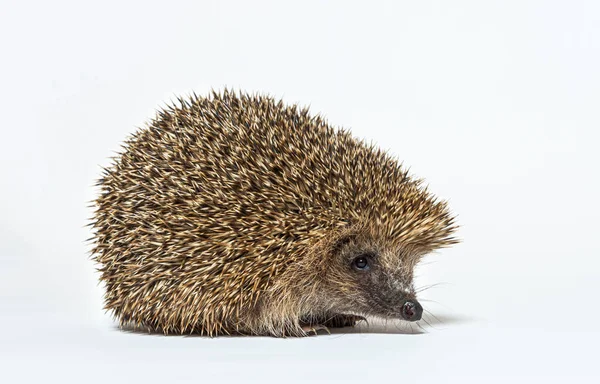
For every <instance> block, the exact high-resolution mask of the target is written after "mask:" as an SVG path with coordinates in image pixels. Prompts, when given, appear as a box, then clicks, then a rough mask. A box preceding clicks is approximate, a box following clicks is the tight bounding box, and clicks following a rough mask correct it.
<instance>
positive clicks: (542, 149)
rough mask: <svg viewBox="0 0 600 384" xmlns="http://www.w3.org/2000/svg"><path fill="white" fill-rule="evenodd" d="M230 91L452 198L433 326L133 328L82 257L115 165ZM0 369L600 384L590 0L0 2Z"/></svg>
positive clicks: (422, 279) (430, 274) (68, 376)
mask: <svg viewBox="0 0 600 384" xmlns="http://www.w3.org/2000/svg"><path fill="white" fill-rule="evenodd" d="M224 86H229V87H233V88H235V89H242V90H246V91H249V92H256V91H258V92H265V93H269V94H272V95H274V96H276V97H278V98H283V99H284V100H285V101H286V102H288V103H296V102H297V103H299V104H301V105H310V106H311V110H312V111H313V112H314V113H322V114H323V115H325V116H326V117H327V118H328V119H329V121H330V122H331V123H332V124H334V125H336V126H343V127H346V128H349V129H351V130H352V132H353V133H354V134H355V135H356V136H358V137H362V138H366V139H368V140H373V141H374V142H376V143H379V144H380V145H381V146H382V147H384V148H386V149H388V150H389V151H390V152H391V153H393V154H395V155H397V156H399V158H400V159H402V160H403V161H404V162H405V164H406V165H408V166H410V167H411V171H412V172H413V173H414V174H416V175H418V176H420V177H424V178H426V180H427V181H428V183H429V185H430V187H431V190H432V191H433V192H434V193H436V194H437V195H439V196H441V197H443V198H446V199H448V200H449V201H450V205H451V208H452V209H453V211H454V212H456V213H457V214H458V217H459V223H460V224H461V225H462V228H461V230H460V233H459V235H460V237H461V238H462V239H463V243H462V244H460V245H458V246H456V247H454V248H452V249H449V250H444V251H441V252H439V253H437V254H435V255H432V256H431V257H429V258H428V259H427V260H426V263H427V264H425V265H423V266H422V267H421V268H420V269H419V277H418V280H417V284H418V285H427V284H433V283H438V282H441V283H445V284H441V285H439V286H436V287H434V288H431V289H429V290H427V291H425V292H424V293H423V295H422V298H424V299H428V300H433V301H424V302H423V303H424V304H425V305H426V307H427V309H428V310H429V311H431V312H432V313H433V314H435V315H436V316H437V317H438V319H437V320H436V319H435V318H433V317H432V316H428V317H427V319H428V320H429V322H430V323H431V324H432V326H429V325H427V324H426V323H425V322H421V325H422V326H423V328H424V329H425V331H426V332H424V333H420V334H419V333H417V330H418V331H420V332H423V331H421V330H420V329H419V328H418V327H414V329H413V331H414V332H411V330H410V329H407V328H402V327H401V326H399V325H398V324H388V325H387V326H385V327H384V326H374V327H371V328H364V327H363V328H361V329H360V332H359V333H348V334H347V333H345V331H344V332H343V333H336V334H334V335H331V336H327V335H324V336H318V337H311V338H304V339H272V338H258V337H251V338H248V337H247V338H216V339H206V338H201V337H163V336H151V335H144V334H132V333H126V332H122V331H119V330H118V329H117V328H116V327H115V324H114V322H113V321H112V320H111V318H110V316H108V315H106V314H104V313H103V311H102V309H101V308H102V287H101V286H99V285H98V283H97V280H98V276H97V274H96V273H95V271H94V267H95V266H94V265H93V263H92V262H91V261H90V260H89V255H88V253H87V252H88V251H89V247H88V246H87V245H86V243H85V242H84V240H85V239H86V238H88V237H89V236H90V233H89V230H88V228H85V227H84V225H85V224H86V222H87V221H86V219H87V218H88V217H90V216H91V209H89V208H87V207H86V205H87V203H88V202H89V201H90V200H92V199H93V198H94V196H95V194H96V190H95V189H94V188H93V187H92V185H93V183H94V181H95V179H96V178H97V177H98V175H99V172H100V167H101V166H106V165H108V164H109V159H108V158H109V156H112V155H113V154H114V151H116V150H118V148H119V144H120V143H121V141H122V140H123V139H124V138H125V137H126V136H127V135H128V134H130V133H131V132H133V130H134V129H135V128H136V127H141V126H143V124H144V122H145V121H146V120H147V119H148V118H149V117H151V116H152V115H153V113H154V110H155V109H156V108H158V107H160V106H161V105H164V104H165V102H168V101H169V100H172V99H174V98H175V97H176V96H178V95H185V94H186V93H189V92H191V91H195V92H197V93H198V94H206V93H208V92H209V90H210V89H211V88H215V89H222V88H223V87H224ZM0 89H1V91H0V112H1V115H0V127H1V128H0V129H1V130H2V131H1V136H0V156H1V158H0V167H1V168H0V170H1V173H0V176H1V177H0V182H1V183H2V184H1V189H0V255H1V257H2V259H1V263H2V264H1V270H0V289H1V290H0V295H1V297H2V302H1V307H0V315H1V320H0V321H1V324H0V326H1V330H0V334H1V336H0V338H1V339H0V381H1V382H2V383H19V382H57V383H67V382H76V383H135V382H144V383H153V382H157V383H171V382H178V381H188V382H199V383H203V382H216V381H217V380H218V379H220V380H223V382H227V381H233V380H240V381H244V382H253V381H256V382H265V383H266V382H294V381H306V380H308V379H311V380H315V381H331V380H341V381H344V382H345V383H350V382H360V383H370V382H397V383H429V382H435V383H446V382H458V383H469V382H473V383H481V382H484V383H491V382H499V383H505V382H508V381H509V380H510V381H512V382H526V383H536V382H543V383H549V382H564V381H565V380H568V381H569V382H571V380H573V382H578V383H592V382H595V383H597V382H600V381H599V380H600V372H599V369H600V368H599V367H598V362H599V359H600V356H599V355H600V354H599V352H598V350H599V347H598V345H599V344H600V322H599V321H600V309H599V307H600V306H599V304H598V297H599V296H600V282H599V278H600V272H599V271H600V261H599V260H600V254H599V250H600V246H599V241H598V234H599V224H598V214H599V213H600V212H599V208H598V196H599V195H600V183H599V180H598V173H599V172H598V166H599V165H600V158H599V155H598V146H599V144H600V140H599V139H600V135H599V134H598V130H599V129H600V110H599V106H600V3H599V2H597V1H587V2H586V1H562V2H561V1H436V2H430V1H414V0H412V1H402V2H375V1H370V2H363V3H358V2H350V1H345V2H342V1H340V2H328V1H321V2H312V1H298V2H284V1H279V2H275V1H273V2H242V1H238V2H228V1H224V2H216V1H214V2H207V1H204V2H203V1H194V2H191V1H190V2H187V3H183V2H177V1H172V2H166V1H165V2H162V3H158V2H151V1H139V2H125V1H102V2H100V1H99V2H95V3H92V2H82V1H71V2H67V1H51V2H42V1H38V2H36V1H31V2H26V1H23V2H17V1H14V2H13V1H10V2H6V1H2V2H1V8H0Z"/></svg>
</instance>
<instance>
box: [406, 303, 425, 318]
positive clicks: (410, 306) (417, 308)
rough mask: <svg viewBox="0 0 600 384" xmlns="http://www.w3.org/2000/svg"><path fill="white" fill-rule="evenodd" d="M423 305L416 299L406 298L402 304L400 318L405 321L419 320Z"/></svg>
mask: <svg viewBox="0 0 600 384" xmlns="http://www.w3.org/2000/svg"><path fill="white" fill-rule="evenodd" d="M422 315H423V307H422V306H421V304H419V302H418V301H416V300H406V301H405V302H404V304H403V305H402V318H403V319H404V320H406V321H417V320H421V316H422Z"/></svg>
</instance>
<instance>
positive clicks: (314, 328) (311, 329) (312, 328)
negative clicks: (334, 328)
mask: <svg viewBox="0 0 600 384" xmlns="http://www.w3.org/2000/svg"><path fill="white" fill-rule="evenodd" d="M302 330H303V331H304V333H306V335H309V334H311V333H314V334H315V335H318V334H319V331H325V332H327V333H328V334H330V335H331V332H330V331H329V328H327V327H326V326H324V325H321V324H315V325H312V324H311V325H303V326H302Z"/></svg>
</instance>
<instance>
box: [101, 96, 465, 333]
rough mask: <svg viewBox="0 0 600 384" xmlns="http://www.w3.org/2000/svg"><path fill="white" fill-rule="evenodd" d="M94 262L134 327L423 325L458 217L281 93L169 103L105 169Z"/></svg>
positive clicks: (120, 314) (399, 168)
mask: <svg viewBox="0 0 600 384" xmlns="http://www.w3.org/2000/svg"><path fill="white" fill-rule="evenodd" d="M97 185H98V188H99V189H100V191H99V193H98V197H97V199H96V200H95V201H94V202H93V203H94V214H93V217H92V219H91V223H90V226H91V227H92V232H93V236H92V238H91V240H92V250H91V255H92V256H91V257H92V259H93V260H94V261H95V263H96V265H97V266H98V267H97V269H98V271H99V274H100V280H101V281H102V282H103V283H104V286H105V296H104V299H105V309H106V310H107V311H109V312H111V313H112V315H113V316H114V317H115V318H116V319H117V320H118V322H119V324H120V326H122V327H134V328H138V327H141V328H142V329H147V330H148V331H151V332H157V333H164V334H184V333H186V334H187V333H196V334H200V335H208V336H217V335H233V334H235V335H263V336H275V337H286V336H307V335H312V334H315V333H317V332H318V331H319V330H326V331H328V330H329V328H334V327H347V326H354V325H355V324H356V323H357V322H359V321H362V320H366V319H370V318H379V319H394V320H400V321H402V320H404V321H417V320H420V319H421V316H422V312H423V307H422V306H421V304H419V302H418V300H417V298H416V290H415V287H414V284H413V275H414V268H415V266H416V265H417V263H418V262H419V261H420V260H421V258H422V257H423V256H424V255H427V254H428V253H430V252H432V251H434V250H437V249H440V248H443V247H447V246H450V245H452V244H455V243H456V242H457V240H456V238H455V237H454V233H455V231H456V229H457V225H456V224H455V221H456V220H455V216H453V215H452V214H451V213H450V211H449V208H448V206H447V205H448V204H447V202H446V201H442V200H439V199H438V198H436V197H434V196H433V195H432V194H431V193H430V192H429V191H428V188H427V187H426V186H424V182H423V180H421V179H416V178H414V177H413V176H412V175H410V174H409V172H408V170H407V169H405V168H404V166H403V165H402V164H401V163H400V162H399V161H398V160H397V159H396V158H395V157H394V156H392V155H390V154H389V153H388V152H387V151H384V150H381V149H379V148H378V147H376V146H375V145H373V144H367V143H366V142H365V141H364V139H358V138H355V137H353V136H352V135H351V134H350V132H349V131H348V130H345V129H343V128H338V127H333V126H331V125H330V124H329V123H328V122H327V121H326V120H325V119H324V118H323V117H321V116H320V115H316V116H315V115H311V113H309V110H308V108H301V107H299V106H298V105H287V104H284V102H283V101H280V100H276V99H274V98H273V97H271V96H269V95H261V94H247V93H244V92H241V91H232V90H227V89H225V90H224V91H220V92H217V91H212V93H211V94H210V95H208V96H206V97H201V96H198V95H196V94H193V95H191V96H188V97H185V98H183V97H181V98H178V99H177V101H175V102H172V103H170V104H169V105H167V106H165V107H164V108H162V109H160V110H158V112H157V113H156V115H155V116H154V118H153V119H152V120H151V121H150V122H148V123H147V124H146V125H145V126H144V127H143V128H140V129H138V130H137V132H135V133H133V134H132V135H131V136H130V137H129V138H127V139H126V141H125V143H124V144H123V145H122V149H121V150H120V151H119V152H118V154H117V155H116V156H115V157H113V160H112V164H111V165H109V166H108V167H106V168H103V170H102V176H101V178H100V179H99V180H98V183H97Z"/></svg>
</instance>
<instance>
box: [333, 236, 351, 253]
mask: <svg viewBox="0 0 600 384" xmlns="http://www.w3.org/2000/svg"><path fill="white" fill-rule="evenodd" d="M355 239H356V233H344V234H342V235H341V236H339V237H338V238H337V239H336V240H335V241H334V242H333V243H332V244H331V251H332V252H334V253H338V252H339V251H341V250H342V248H344V247H345V246H346V245H348V244H349V243H351V242H353V241H354V240H355Z"/></svg>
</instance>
